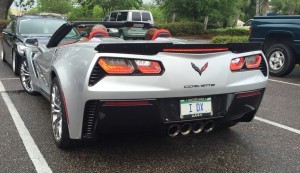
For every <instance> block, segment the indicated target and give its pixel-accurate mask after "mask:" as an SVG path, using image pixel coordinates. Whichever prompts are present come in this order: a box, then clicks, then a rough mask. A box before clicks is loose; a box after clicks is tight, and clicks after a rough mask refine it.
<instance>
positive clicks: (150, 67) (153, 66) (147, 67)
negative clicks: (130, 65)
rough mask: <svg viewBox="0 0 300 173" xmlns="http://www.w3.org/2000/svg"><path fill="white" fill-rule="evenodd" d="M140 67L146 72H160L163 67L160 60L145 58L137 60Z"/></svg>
mask: <svg viewBox="0 0 300 173" xmlns="http://www.w3.org/2000/svg"><path fill="white" fill-rule="evenodd" d="M135 63H136V65H137V67H138V69H139V70H140V71H141V72H142V73H145V74H159V73H160V72H161V68H160V65H159V63H158V62H155V61H145V60H135Z"/></svg>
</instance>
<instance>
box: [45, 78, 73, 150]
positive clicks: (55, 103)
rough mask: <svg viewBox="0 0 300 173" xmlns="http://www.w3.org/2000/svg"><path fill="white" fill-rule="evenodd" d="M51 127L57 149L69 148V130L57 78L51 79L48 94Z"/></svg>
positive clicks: (70, 142)
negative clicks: (49, 92)
mask: <svg viewBox="0 0 300 173" xmlns="http://www.w3.org/2000/svg"><path fill="white" fill-rule="evenodd" d="M50 102H51V126H52V134H53V138H54V142H55V144H56V146H57V147H58V148H67V147H70V146H71V144H72V141H71V140H70V137H69V128H68V123H67V115H66V109H65V104H64V97H63V94H62V89H61V86H60V83H59V81H58V79H57V78H54V79H53V82H52V86H51V94H50Z"/></svg>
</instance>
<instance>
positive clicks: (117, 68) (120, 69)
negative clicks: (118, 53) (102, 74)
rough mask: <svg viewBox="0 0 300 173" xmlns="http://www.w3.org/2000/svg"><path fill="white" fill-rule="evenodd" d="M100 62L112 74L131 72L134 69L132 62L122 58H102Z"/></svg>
mask: <svg viewBox="0 0 300 173" xmlns="http://www.w3.org/2000/svg"><path fill="white" fill-rule="evenodd" d="M98 64H99V65H100V66H101V67H102V68H103V69H104V70H105V71H106V72H107V73H110V74H131V73H132V72H133V71H134V67H133V65H132V64H131V62H130V61H129V60H126V59H121V58H100V60H99V61H98Z"/></svg>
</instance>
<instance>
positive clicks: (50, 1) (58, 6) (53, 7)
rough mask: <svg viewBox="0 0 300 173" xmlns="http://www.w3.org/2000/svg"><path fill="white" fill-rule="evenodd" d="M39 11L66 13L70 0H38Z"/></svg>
mask: <svg viewBox="0 0 300 173" xmlns="http://www.w3.org/2000/svg"><path fill="white" fill-rule="evenodd" d="M37 7H38V10H39V11H43V12H52V13H60V14H66V13H68V12H69V11H70V9H71V8H72V1H70V0H38V1H37Z"/></svg>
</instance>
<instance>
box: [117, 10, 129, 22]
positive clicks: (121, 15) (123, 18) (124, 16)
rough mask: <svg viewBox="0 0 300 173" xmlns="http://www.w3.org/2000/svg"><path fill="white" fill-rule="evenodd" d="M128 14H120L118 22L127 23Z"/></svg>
mask: <svg viewBox="0 0 300 173" xmlns="http://www.w3.org/2000/svg"><path fill="white" fill-rule="evenodd" d="M127 15H128V12H119V13H118V19H117V21H126V20H127Z"/></svg>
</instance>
